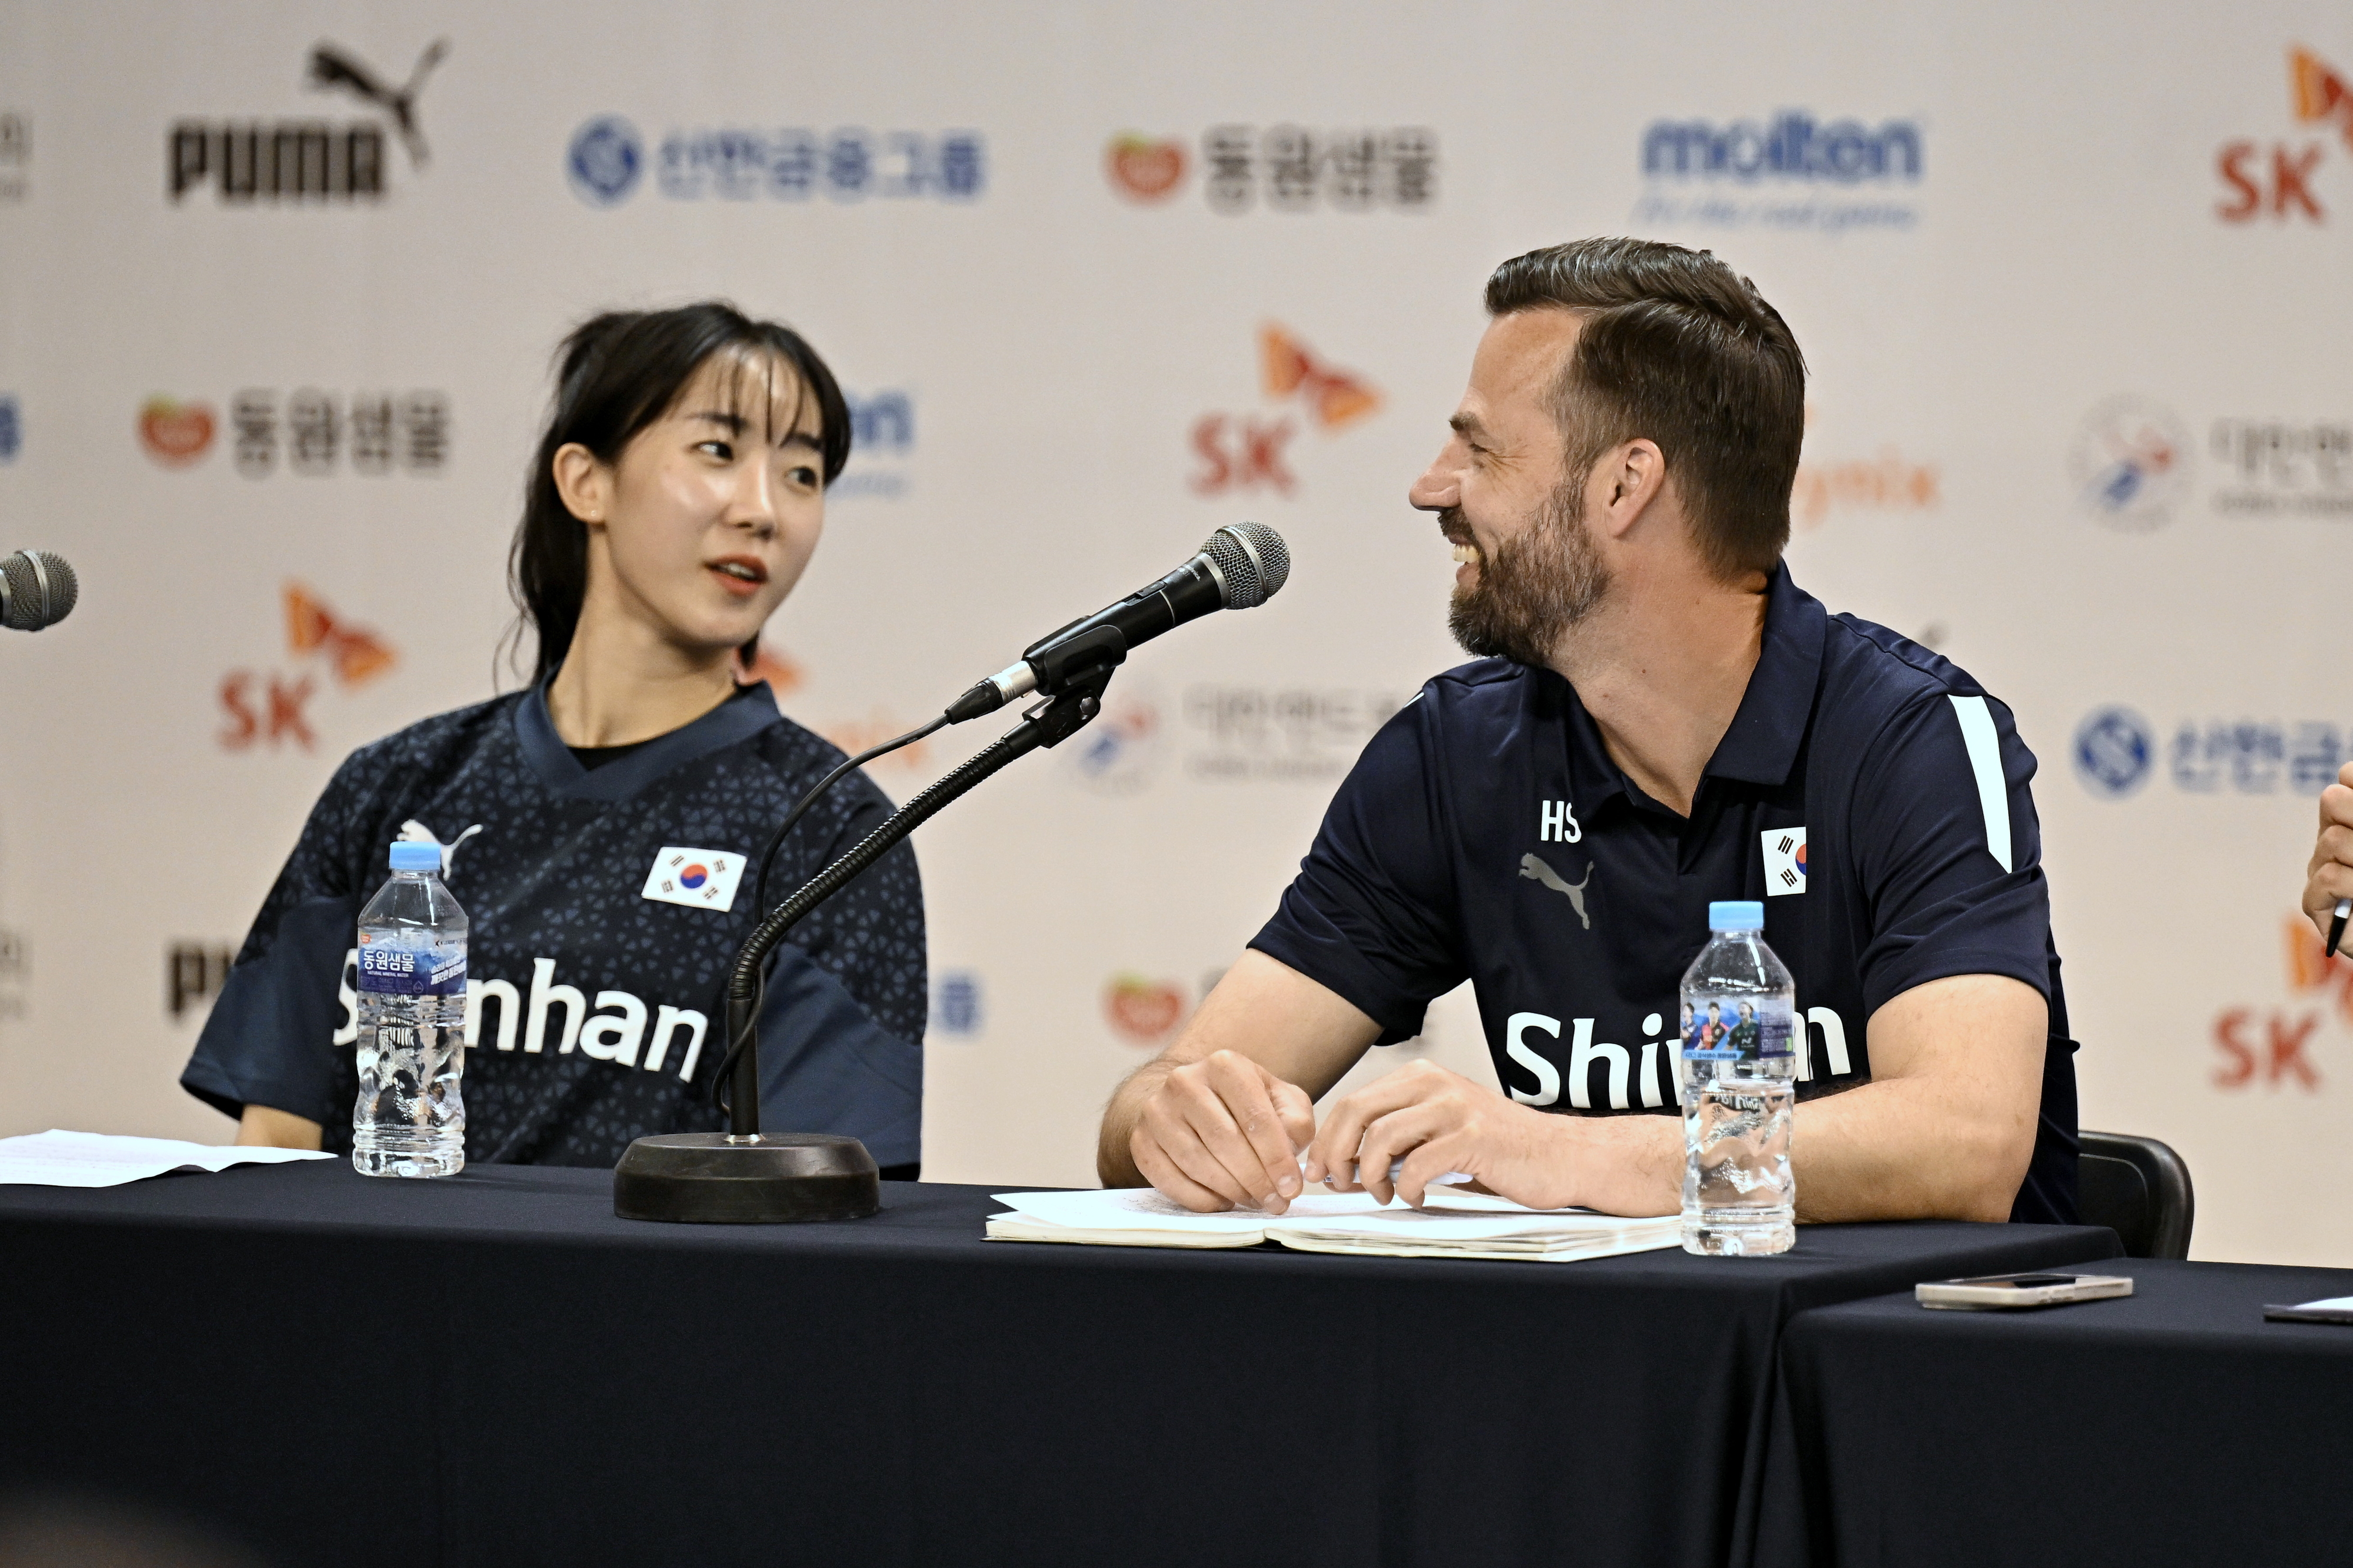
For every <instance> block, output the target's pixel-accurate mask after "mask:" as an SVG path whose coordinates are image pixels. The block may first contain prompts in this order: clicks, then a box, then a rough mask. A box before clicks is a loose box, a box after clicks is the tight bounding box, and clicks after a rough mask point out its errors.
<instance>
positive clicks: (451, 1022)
mask: <svg viewBox="0 0 2353 1568" xmlns="http://www.w3.org/2000/svg"><path fill="white" fill-rule="evenodd" d="M359 954H360V988H359V997H360V1019H359V1023H360V1038H359V1052H360V1097H359V1103H358V1104H357V1105H355V1106H353V1108H352V1167H353V1169H354V1170H356V1171H358V1172H359V1173H361V1174H362V1175H365V1176H453V1175H455V1174H457V1173H459V1171H461V1170H463V1169H464V1168H465V1164H466V1102H465V1100H463V1099H462V1098H461V1097H460V1096H459V1089H458V1084H459V1075H460V1074H461V1073H463V1072H464V1071H465V1070H466V1044H465V1041H466V1033H465V1031H466V911H465V910H461V909H459V907H458V900H455V899H453V898H451V897H450V896H449V889H447V888H445V887H443V886H442V885H441V849H440V847H439V846H438V845H434V844H410V843H399V844H395V845H394V846H393V847H392V880H390V881H389V882H386V883H385V885H384V887H383V888H382V889H379V890H378V891H377V893H376V896H375V898H373V899H370V900H368V906H367V908H365V909H364V910H361V911H360V945H359Z"/></svg>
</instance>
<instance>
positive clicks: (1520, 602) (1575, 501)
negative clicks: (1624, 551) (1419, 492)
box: [1439, 485, 1609, 666]
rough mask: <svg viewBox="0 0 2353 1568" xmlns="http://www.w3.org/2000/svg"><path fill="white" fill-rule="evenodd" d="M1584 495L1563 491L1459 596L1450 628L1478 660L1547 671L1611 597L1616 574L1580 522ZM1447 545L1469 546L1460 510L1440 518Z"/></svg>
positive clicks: (1484, 563)
mask: <svg viewBox="0 0 2353 1568" xmlns="http://www.w3.org/2000/svg"><path fill="white" fill-rule="evenodd" d="M1583 499H1584V498H1583V495H1582V493H1581V489H1580V488H1579V487H1577V486H1573V485H1563V486H1562V487H1561V488H1560V489H1556V490H1555V491H1554V492H1553V493H1552V495H1551V497H1550V498H1549V499H1548V500H1546V502H1545V503H1544V505H1543V506H1542V507H1541V508H1540V509H1538V510H1537V513H1536V517H1535V521H1534V522H1533V523H1531V524H1530V525H1529V526H1528V528H1527V529H1526V531H1524V532H1522V533H1521V534H1520V535H1519V536H1518V537H1516V538H1514V539H1509V540H1506V541H1504V543H1503V544H1501V545H1500V546H1498V547H1497V548H1496V551H1495V552H1494V554H1493V555H1486V554H1484V553H1483V552H1482V558H1481V560H1480V562H1479V571H1478V575H1477V576H1476V577H1475V578H1474V579H1473V580H1472V582H1471V583H1470V584H1469V585H1467V586H1464V587H1459V588H1457V589H1455V590H1454V598H1453V602H1452V603H1451V605H1449V606H1448V607H1447V616H1446V626H1447V629H1448V630H1449V631H1451V632H1452V633H1453V634H1454V640H1455V641H1456V642H1458V643H1461V645H1462V651H1463V652H1465V653H1467V654H1470V655H1471V656H1472V657H1473V658H1508V659H1511V660H1513V661H1514V662H1515V663H1519V664H1529V665H1537V666H1542V665H1544V664H1546V662H1548V661H1549V660H1550V659H1551V658H1552V656H1553V652H1554V650H1555V649H1556V648H1557V647H1559V646H1560V639H1561V637H1562V636H1563V635H1564V634H1565V633H1567V630H1568V629H1569V627H1571V626H1575V625H1576V624H1577V622H1579V621H1581V620H1583V619H1584V618H1585V617H1586V616H1589V615H1591V614H1592V613H1593V611H1594V609H1595V608H1596V607H1597V606H1598V605H1600V603H1601V601H1602V600H1603V599H1604V598H1606V597H1608V596H1609V567H1607V566H1606V565H1604V564H1603V563H1602V560H1601V552H1599V550H1597V549H1595V548H1594V544H1593V541H1592V539H1591V538H1590V537H1589V536H1588V534H1587V533H1586V531H1585V527H1584V524H1583V522H1582V521H1580V519H1579V518H1578V515H1577V512H1578V508H1579V503H1580V502H1581V501H1582V500H1583ZM1439 525H1440V528H1442V529H1444V530H1445V531H1446V534H1447V537H1448V538H1450V539H1455V540H1457V541H1458V542H1460V541H1468V540H1469V538H1470V531H1469V530H1468V529H1466V528H1464V527H1463V526H1462V513H1461V509H1460V508H1452V507H1450V508H1449V509H1447V510H1445V511H1443V512H1441V513H1440V514H1439Z"/></svg>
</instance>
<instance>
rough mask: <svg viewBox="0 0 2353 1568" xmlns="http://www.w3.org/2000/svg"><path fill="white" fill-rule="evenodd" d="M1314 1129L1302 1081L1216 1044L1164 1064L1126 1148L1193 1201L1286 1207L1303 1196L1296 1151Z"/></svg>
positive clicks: (1165, 1188)
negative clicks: (1192, 1058)
mask: <svg viewBox="0 0 2353 1568" xmlns="http://www.w3.org/2000/svg"><path fill="white" fill-rule="evenodd" d="M1314 1135H1315V1102H1314V1100H1310V1099H1308V1098H1307V1091H1306V1090H1305V1089H1302V1088H1300V1087H1299V1086H1298V1085H1297V1084H1295V1083H1285V1082H1284V1081H1283V1080H1282V1079H1279V1078H1277V1077H1275V1076H1274V1074H1272V1073H1271V1072H1269V1071H1267V1070H1266V1068H1262V1067H1261V1066H1259V1065H1258V1063H1256V1062H1254V1061H1252V1060H1250V1058H1248V1057H1246V1056H1244V1055H1242V1054H1241V1053H1240V1051H1233V1050H1220V1051H1212V1052H1211V1053H1209V1055H1208V1056H1207V1057H1205V1058H1202V1059H1201V1060H1199V1061H1198V1062H1187V1063H1185V1064H1183V1065H1181V1066H1177V1067H1172V1068H1169V1069H1168V1070H1167V1072H1166V1074H1165V1075H1164V1076H1163V1077H1162V1079H1161V1080H1160V1084H1159V1087H1158V1088H1157V1089H1155V1090H1153V1092H1152V1093H1151V1095H1150V1097H1149V1098H1147V1099H1146V1100H1145V1102H1144V1108H1143V1112H1142V1114H1141V1115H1139V1116H1138V1117H1137V1118H1136V1122H1135V1130H1134V1131H1133V1132H1131V1133H1130V1134H1129V1135H1128V1152H1129V1154H1130V1155H1131V1157H1133V1158H1134V1161H1135V1168H1136V1170H1137V1171H1138V1172H1139V1173H1141V1174H1142V1175H1143V1177H1144V1179H1145V1181H1147V1182H1150V1183H1151V1184H1153V1185H1154V1186H1155V1187H1157V1188H1159V1189H1160V1191H1161V1192H1163V1193H1164V1194H1166V1195H1168V1196H1169V1197H1171V1198H1174V1199H1176V1201H1177V1202H1178V1203H1180V1204H1183V1205H1185V1206H1186V1207H1187V1208H1188V1209H1193V1210H1196V1211H1198V1212H1200V1213H1204V1214H1214V1213H1216V1212H1218V1211H1219V1210H1221V1209H1229V1208H1232V1207H1234V1206H1236V1205H1242V1206H1245V1207H1252V1208H1261V1209H1264V1210H1266V1212H1267V1213H1269V1214H1281V1213H1282V1211H1283V1210H1284V1209H1286V1208H1288V1207H1290V1206H1291V1200H1292V1199H1293V1198H1295V1197H1297V1196H1298V1195H1299V1190H1300V1180H1299V1155H1298V1151H1299V1150H1300V1149H1302V1148H1303V1147H1304V1146H1305V1145H1306V1143H1307V1141H1308V1140H1309V1139H1310V1138H1312V1137H1314ZM1386 1168H1387V1167H1384V1169H1386Z"/></svg>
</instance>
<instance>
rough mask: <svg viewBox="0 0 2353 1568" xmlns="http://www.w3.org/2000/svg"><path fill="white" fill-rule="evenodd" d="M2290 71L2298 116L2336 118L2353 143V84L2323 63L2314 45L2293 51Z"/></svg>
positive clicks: (2299, 118)
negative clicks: (2312, 47)
mask: <svg viewBox="0 0 2353 1568" xmlns="http://www.w3.org/2000/svg"><path fill="white" fill-rule="evenodd" d="M2288 75H2289V79H2290V81H2291V84H2292V86H2293V88H2294V90H2295V117H2296V119H2298V120H2299V121H2307V122H2311V121H2331V120H2333V121H2337V129H2338V130H2340V131H2342V132H2345V145H2347V146H2348V147H2353V87H2348V86H2347V85H2346V82H2345V79H2344V78H2343V77H2341V76H2338V75H2337V73H2336V72H2335V71H2333V70H2330V69H2329V68H2328V67H2327V66H2326V65H2324V64H2322V63H2321V58H2320V57H2319V56H2318V55H2316V54H2314V53H2313V52H2312V51H2311V50H2310V49H2293V50H2290V51H2289V54H2288Z"/></svg>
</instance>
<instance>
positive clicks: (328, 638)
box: [286, 583, 399, 686]
mask: <svg viewBox="0 0 2353 1568" xmlns="http://www.w3.org/2000/svg"><path fill="white" fill-rule="evenodd" d="M286 646H287V647H290V648H292V649H293V650H294V651H295V652H296V653H324V654H325V655H326V656H327V657H328V658H330V659H331V660H332V661H333V664H334V669H335V679H337V680H338V681H341V682H342V683H343V685H345V686H360V685H364V684H365V683H366V682H368V681H371V680H374V679H375V678H376V677H377V676H379V675H382V674H383V673H384V672H385V670H387V669H390V668H392V667H393V666H394V665H395V664H396V663H398V662H399V656H398V655H397V654H396V653H394V652H393V651H392V649H391V648H390V647H386V646H385V643H384V642H383V641H382V640H381V639H379V638H378V637H377V636H376V635H375V632H374V631H372V630H370V629H369V628H368V627H365V626H345V625H343V624H342V623H341V622H338V621H337V620H336V619H335V617H334V615H333V613H332V611H330V610H329V609H328V608H327V606H326V605H325V604H324V603H323V602H322V600H320V599H319V598H318V597H316V596H315V595H312V594H311V591H310V590H309V589H307V588H305V587H303V586H302V584H300V583H289V584H286Z"/></svg>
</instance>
